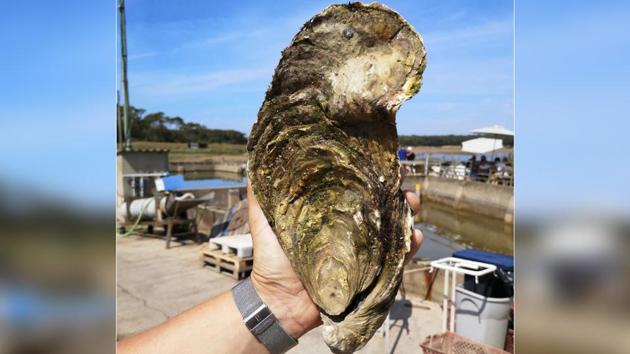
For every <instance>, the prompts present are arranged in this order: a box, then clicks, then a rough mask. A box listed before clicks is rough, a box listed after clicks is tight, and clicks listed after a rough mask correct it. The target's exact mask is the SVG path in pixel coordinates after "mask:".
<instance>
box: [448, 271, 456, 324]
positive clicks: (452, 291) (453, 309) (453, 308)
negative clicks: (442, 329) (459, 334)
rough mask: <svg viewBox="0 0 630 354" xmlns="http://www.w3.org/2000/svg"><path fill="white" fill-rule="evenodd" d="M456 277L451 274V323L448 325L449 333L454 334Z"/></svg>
mask: <svg viewBox="0 0 630 354" xmlns="http://www.w3.org/2000/svg"><path fill="white" fill-rule="evenodd" d="M456 276H457V273H456V272H453V274H452V275H451V289H450V291H451V307H450V310H451V322H450V323H449V328H450V331H451V332H455V310H456V309H455V287H456V284H455V281H456Z"/></svg>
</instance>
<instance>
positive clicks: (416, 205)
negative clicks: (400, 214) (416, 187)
mask: <svg viewBox="0 0 630 354" xmlns="http://www.w3.org/2000/svg"><path fill="white" fill-rule="evenodd" d="M403 194H404V195H405V199H407V204H409V207H410V208H411V212H412V213H413V215H418V213H419V212H420V198H418V196H417V195H416V192H412V191H403Z"/></svg>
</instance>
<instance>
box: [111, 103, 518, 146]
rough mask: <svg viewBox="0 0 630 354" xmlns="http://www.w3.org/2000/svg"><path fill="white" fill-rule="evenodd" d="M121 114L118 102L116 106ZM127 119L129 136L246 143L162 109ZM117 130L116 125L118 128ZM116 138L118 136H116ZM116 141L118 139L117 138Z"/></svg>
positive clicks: (454, 139) (445, 139) (450, 140)
mask: <svg viewBox="0 0 630 354" xmlns="http://www.w3.org/2000/svg"><path fill="white" fill-rule="evenodd" d="M118 109H119V114H120V116H121V117H122V109H123V108H122V106H118ZM128 114H129V121H130V127H131V136H132V138H133V140H141V141H155V142H169V143H189V142H196V143H232V144H246V143H247V136H246V135H245V134H244V133H241V132H239V131H236V130H230V129H210V128H208V127H206V126H205V125H203V124H199V123H193V122H186V121H184V119H183V118H181V117H179V116H175V117H170V116H167V115H166V114H164V113H163V112H156V113H146V110H144V109H142V108H137V107H134V106H130V107H129V112H128ZM118 132H119V133H120V129H118ZM476 137H478V136H476V135H400V136H398V142H399V143H400V144H402V145H412V146H443V145H461V143H462V142H463V141H466V140H469V139H474V138H476ZM119 138H120V137H119ZM502 138H503V145H505V146H513V145H514V137H511V136H507V137H502ZM119 141H120V140H119Z"/></svg>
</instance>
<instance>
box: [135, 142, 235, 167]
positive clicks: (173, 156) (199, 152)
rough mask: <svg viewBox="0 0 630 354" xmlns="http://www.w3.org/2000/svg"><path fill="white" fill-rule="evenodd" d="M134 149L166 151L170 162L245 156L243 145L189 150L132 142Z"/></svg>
mask: <svg viewBox="0 0 630 354" xmlns="http://www.w3.org/2000/svg"><path fill="white" fill-rule="evenodd" d="M131 146H132V147H133V148H134V149H168V150H169V154H168V158H169V160H170V161H172V162H178V161H204V160H213V159H216V158H221V159H227V160H232V159H235V160H244V159H246V156H247V150H246V146H245V145H244V144H228V143H213V144H208V147H207V148H203V149H189V148H188V144H186V143H164V142H154V141H134V142H132V144H131Z"/></svg>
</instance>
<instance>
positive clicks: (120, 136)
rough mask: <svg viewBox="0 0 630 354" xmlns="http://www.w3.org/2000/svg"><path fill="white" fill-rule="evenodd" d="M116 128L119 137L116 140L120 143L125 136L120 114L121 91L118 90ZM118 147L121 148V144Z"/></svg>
mask: <svg viewBox="0 0 630 354" xmlns="http://www.w3.org/2000/svg"><path fill="white" fill-rule="evenodd" d="M116 128H117V131H118V138H117V139H116V142H117V143H118V144H121V143H122V142H123V141H124V137H123V130H122V129H123V128H122V117H121V116H120V91H119V90H116ZM118 148H120V145H118Z"/></svg>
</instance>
